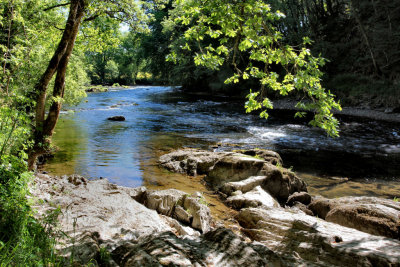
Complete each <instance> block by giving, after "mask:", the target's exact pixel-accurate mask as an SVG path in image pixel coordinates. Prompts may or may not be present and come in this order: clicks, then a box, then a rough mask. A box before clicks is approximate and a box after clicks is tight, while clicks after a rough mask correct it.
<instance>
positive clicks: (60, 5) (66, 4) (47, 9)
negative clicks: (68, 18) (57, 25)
mask: <svg viewBox="0 0 400 267" xmlns="http://www.w3.org/2000/svg"><path fill="white" fill-rule="evenodd" d="M69 4H71V2H68V3H64V4H59V5H55V6H51V7H48V8H45V9H43V11H49V10H51V9H54V8H57V7H62V6H68V5H69Z"/></svg>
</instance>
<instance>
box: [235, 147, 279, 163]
mask: <svg viewBox="0 0 400 267" xmlns="http://www.w3.org/2000/svg"><path fill="white" fill-rule="evenodd" d="M235 152H237V153H241V154H245V155H249V156H252V157H258V158H261V159H263V160H265V161H266V162H269V163H271V164H273V165H280V166H282V165H283V162H282V158H281V156H280V155H279V154H278V153H276V152H275V151H272V150H267V149H248V150H246V149H243V150H236V151H235Z"/></svg>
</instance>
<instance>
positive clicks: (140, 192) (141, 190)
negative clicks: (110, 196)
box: [129, 186, 147, 204]
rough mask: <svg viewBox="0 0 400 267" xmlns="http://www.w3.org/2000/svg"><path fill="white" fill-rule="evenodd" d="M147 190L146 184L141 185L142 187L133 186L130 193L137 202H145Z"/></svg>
mask: <svg viewBox="0 0 400 267" xmlns="http://www.w3.org/2000/svg"><path fill="white" fill-rule="evenodd" d="M146 192H147V188H146V187H144V186H140V187H135V188H132V189H131V190H129V195H130V196H131V198H133V199H134V200H136V201H137V202H139V203H142V204H143V203H144V202H145V200H146Z"/></svg>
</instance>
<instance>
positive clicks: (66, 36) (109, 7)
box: [28, 0, 150, 169]
mask: <svg viewBox="0 0 400 267" xmlns="http://www.w3.org/2000/svg"><path fill="white" fill-rule="evenodd" d="M65 6H69V12H68V18H67V21H66V23H65V28H64V29H63V34H62V37H61V40H60V42H59V44H58V46H57V48H56V50H55V52H54V54H53V56H52V58H51V59H50V62H49V64H48V66H47V68H46V70H45V71H44V73H43V74H42V75H41V78H40V79H39V81H38V82H37V84H36V86H35V88H34V91H33V92H32V95H31V97H32V98H33V99H35V101H36V104H35V126H34V146H33V148H32V149H31V151H30V153H29V159H28V166H29V168H30V169H32V168H33V166H34V163H35V161H36V157H37V156H38V155H40V154H42V153H44V152H45V151H46V149H47V144H49V143H50V140H49V138H50V137H51V136H52V134H53V131H54V128H55V125H56V123H57V120H58V116H59V113H60V110H61V103H62V101H61V100H62V98H63V96H64V89H65V77H66V71H67V66H68V63H69V60H70V57H71V54H72V51H73V48H74V45H75V40H76V38H77V36H78V33H79V29H80V26H81V23H82V21H83V22H91V21H94V20H96V19H97V18H101V17H104V16H108V17H110V18H112V19H115V20H118V21H121V22H123V21H125V22H129V23H130V24H131V27H136V28H142V29H143V28H144V27H145V22H146V21H147V19H148V15H147V14H146V11H147V9H148V8H149V7H150V3H147V2H144V1H135V0H123V1H112V0H108V1H94V0H93V1H89V0H71V1H70V2H67V3H61V4H59V3H57V4H54V5H53V6H50V7H48V8H46V10H52V9H54V8H63V7H65ZM92 32H93V31H92ZM54 75H56V76H55V81H54V87H53V92H52V103H51V105H50V108H49V110H48V114H47V116H46V115H45V114H46V98H47V89H48V87H49V84H50V82H51V80H52V78H53V76H54Z"/></svg>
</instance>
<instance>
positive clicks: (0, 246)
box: [0, 96, 61, 266]
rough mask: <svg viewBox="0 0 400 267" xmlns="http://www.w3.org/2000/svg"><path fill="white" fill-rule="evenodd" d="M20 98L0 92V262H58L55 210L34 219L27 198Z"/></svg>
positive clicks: (29, 176)
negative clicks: (1, 94) (0, 93)
mask: <svg viewBox="0 0 400 267" xmlns="http://www.w3.org/2000/svg"><path fill="white" fill-rule="evenodd" d="M22 101H23V99H21V98H16V97H15V98H12V97H8V96H0V104H1V105H0V266H58V265H60V263H61V261H60V260H59V258H58V257H57V256H56V254H55V243H56V239H57V237H56V235H55V233H56V231H55V226H56V218H57V216H58V214H57V211H55V212H51V213H49V214H48V215H47V216H45V217H44V218H42V219H37V218H35V217H34V210H33V208H32V207H31V205H32V203H30V201H29V200H28V198H27V196H28V194H29V190H28V186H29V182H30V181H31V179H32V174H31V173H30V172H28V171H27V164H26V159H27V154H26V150H27V149H28V147H29V142H28V140H29V132H30V131H29V118H28V117H27V116H26V115H23V114H24V112H23V111H20V110H19V109H20V107H21V106H23V103H22V104H21V102H22Z"/></svg>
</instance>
